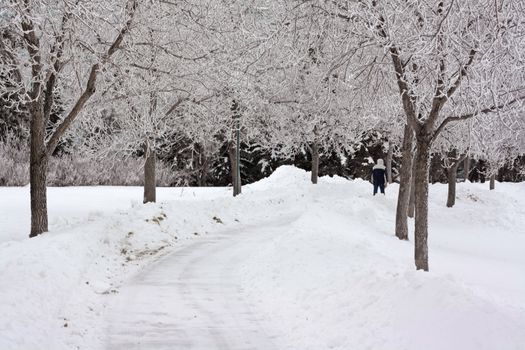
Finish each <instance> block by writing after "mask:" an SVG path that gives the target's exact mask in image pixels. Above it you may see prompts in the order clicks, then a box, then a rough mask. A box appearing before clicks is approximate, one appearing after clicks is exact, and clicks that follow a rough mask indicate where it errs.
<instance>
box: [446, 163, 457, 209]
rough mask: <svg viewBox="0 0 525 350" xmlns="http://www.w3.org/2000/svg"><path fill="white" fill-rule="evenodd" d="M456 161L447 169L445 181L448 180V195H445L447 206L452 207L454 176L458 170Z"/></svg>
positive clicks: (453, 201)
mask: <svg viewBox="0 0 525 350" xmlns="http://www.w3.org/2000/svg"><path fill="white" fill-rule="evenodd" d="M458 165H459V162H458V163H454V164H453V165H452V166H451V167H450V168H448V169H447V181H448V196H447V207H448V208H452V207H453V206H454V204H456V178H457V172H458Z"/></svg>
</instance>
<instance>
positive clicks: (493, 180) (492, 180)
mask: <svg viewBox="0 0 525 350" xmlns="http://www.w3.org/2000/svg"><path fill="white" fill-rule="evenodd" d="M489 186H490V187H489V188H490V190H491V191H492V190H493V189H494V188H496V174H492V175H490V185H489Z"/></svg>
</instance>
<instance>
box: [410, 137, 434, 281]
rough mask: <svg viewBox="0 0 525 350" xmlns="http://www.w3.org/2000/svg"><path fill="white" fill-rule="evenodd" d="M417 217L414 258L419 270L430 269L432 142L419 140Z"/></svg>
mask: <svg viewBox="0 0 525 350" xmlns="http://www.w3.org/2000/svg"><path fill="white" fill-rule="evenodd" d="M415 162H416V165H415V167H416V218H415V229H414V237H415V245H414V246H415V250H414V258H415V263H416V269H417V270H424V271H428V245H427V240H428V175H429V174H428V173H429V165H430V142H426V141H420V140H418V142H417V151H416V157H415Z"/></svg>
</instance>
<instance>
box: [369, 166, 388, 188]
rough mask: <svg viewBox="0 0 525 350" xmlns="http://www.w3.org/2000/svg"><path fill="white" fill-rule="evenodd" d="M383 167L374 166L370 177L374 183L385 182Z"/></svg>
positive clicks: (381, 183)
mask: <svg viewBox="0 0 525 350" xmlns="http://www.w3.org/2000/svg"><path fill="white" fill-rule="evenodd" d="M385 174H386V171H385V169H382V168H375V169H373V170H372V178H373V181H374V184H375V185H384V184H385Z"/></svg>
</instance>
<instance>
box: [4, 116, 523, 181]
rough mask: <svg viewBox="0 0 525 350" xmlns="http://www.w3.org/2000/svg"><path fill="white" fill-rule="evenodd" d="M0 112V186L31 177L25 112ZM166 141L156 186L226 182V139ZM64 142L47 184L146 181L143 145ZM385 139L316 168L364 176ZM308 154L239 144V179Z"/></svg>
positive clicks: (514, 166) (384, 149) (438, 174)
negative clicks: (98, 149) (92, 146)
mask: <svg viewBox="0 0 525 350" xmlns="http://www.w3.org/2000/svg"><path fill="white" fill-rule="evenodd" d="M1 112H2V114H1V115H0V130H1V133H0V135H1V136H0V164H1V167H0V186H25V185H27V184H28V183H29V149H28V147H27V144H28V142H29V137H28V133H29V132H28V118H27V116H24V114H23V113H14V112H13V111H10V110H9V109H8V108H5V106H4V108H3V109H2V110H1ZM163 142H164V143H165V144H166V145H169V146H166V147H164V148H163V152H162V153H160V154H159V155H158V157H159V160H158V162H157V164H156V168H157V181H158V185H159V186H228V185H231V170H230V163H229V160H228V144H227V142H224V144H223V145H222V147H220V149H218V150H216V151H215V152H212V154H210V152H206V151H205V150H204V149H203V148H202V147H199V145H198V144H197V145H194V143H193V142H192V141H191V140H185V139H182V140H178V141H176V142H171V140H163ZM70 143H71V142H67V140H66V142H64V143H62V144H61V145H60V147H59V148H58V149H57V151H56V152H55V154H54V156H53V157H52V158H51V161H50V169H49V178H48V185H50V186H97V185H103V186H106V185H112V186H142V185H143V184H144V170H143V167H144V157H143V150H141V149H140V148H138V149H137V150H136V151H135V152H134V154H132V155H122V154H118V153H114V154H112V155H111V156H104V157H102V156H99V155H98V154H97V153H95V152H93V151H92V150H88V149H75V148H73V147H68V144H70ZM387 153H388V141H387V140H386V139H385V138H384V137H381V135H379V134H378V133H371V134H370V133H369V135H366V136H365V137H364V138H363V142H361V143H360V144H359V145H357V146H356V147H355V149H354V152H352V153H350V152H348V151H346V150H339V151H336V150H331V149H324V150H321V152H320V162H319V172H320V174H321V176H322V175H329V176H333V175H337V176H342V177H345V178H349V179H353V178H362V179H365V180H368V179H369V177H370V171H371V169H372V166H373V163H372V161H375V160H377V159H378V158H383V159H386V158H387ZM400 160H401V154H400V152H399V149H397V147H396V149H395V151H394V154H393V158H392V172H393V177H394V181H395V182H398V178H397V175H398V168H399V166H400ZM311 161H312V160H311V156H310V153H309V152H308V150H306V149H304V150H302V151H300V152H298V153H297V154H295V155H294V156H293V157H279V156H274V155H272V154H271V152H269V151H268V150H265V149H264V148H262V147H259V146H257V145H255V146H254V145H246V144H241V175H242V179H243V183H252V182H255V181H258V180H260V179H262V178H264V177H266V176H269V175H270V174H271V173H272V172H273V171H274V170H275V169H276V168H277V167H279V166H281V165H294V166H296V167H299V168H301V169H305V170H308V171H309V170H311ZM469 161H470V171H469V180H470V181H472V182H485V180H487V181H488V177H487V176H486V164H485V161H484V160H474V159H470V160H469ZM464 165H465V163H462V164H460V166H459V168H458V177H459V179H464V177H465V175H464ZM524 169H525V157H523V156H520V157H517V158H516V159H515V160H514V162H512V163H509V164H507V165H505V166H503V167H502V168H500V169H499V171H498V174H497V176H496V179H497V180H498V181H500V182H501V181H510V182H518V181H523V180H524V175H523V174H524ZM446 171H447V170H446V168H445V167H443V159H442V158H441V155H440V154H434V155H433V156H432V161H431V165H430V178H429V180H430V181H431V182H432V183H436V182H440V183H447V172H446Z"/></svg>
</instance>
